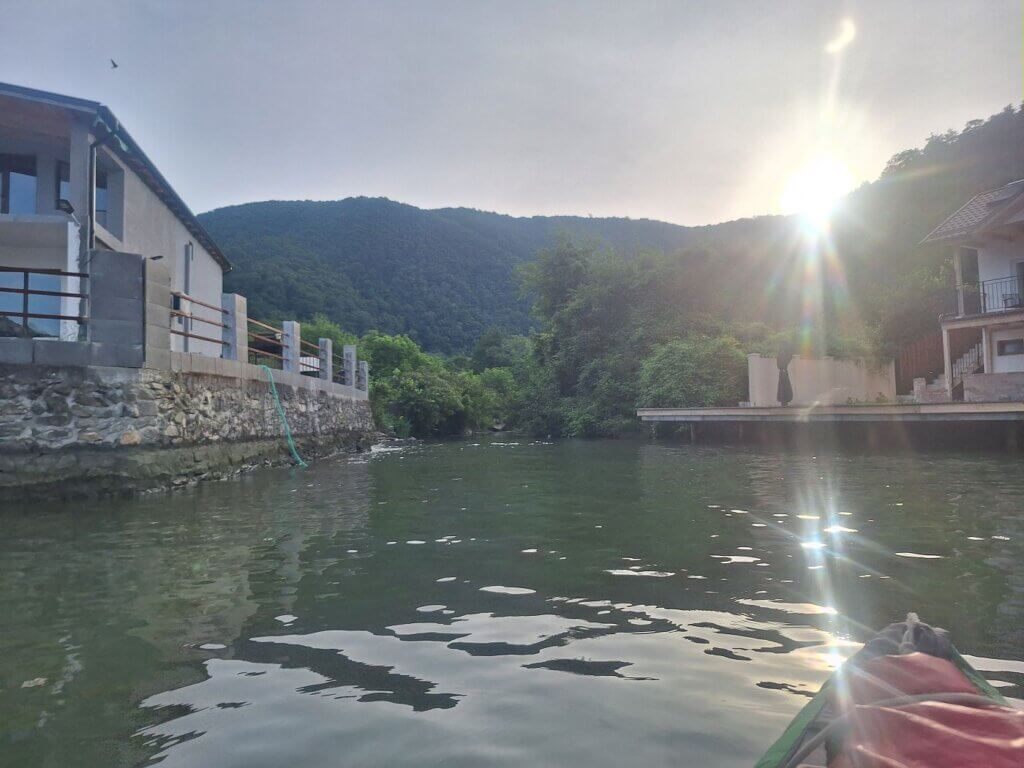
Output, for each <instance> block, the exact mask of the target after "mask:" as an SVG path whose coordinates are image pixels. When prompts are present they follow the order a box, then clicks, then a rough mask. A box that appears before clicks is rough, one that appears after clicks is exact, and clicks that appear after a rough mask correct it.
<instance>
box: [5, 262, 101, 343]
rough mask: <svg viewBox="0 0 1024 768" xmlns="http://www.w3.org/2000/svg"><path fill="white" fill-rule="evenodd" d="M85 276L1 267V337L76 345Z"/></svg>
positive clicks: (82, 317)
mask: <svg viewBox="0 0 1024 768" xmlns="http://www.w3.org/2000/svg"><path fill="white" fill-rule="evenodd" d="M88 277H89V276H88V275H87V274H85V273H84V272H63V271H61V270H59V269H21V268H18V267H0V336H23V337H54V338H60V339H63V340H65V341H75V340H78V339H79V338H81V337H83V336H84V327H85V322H86V313H85V300H86V298H87V297H88V294H87V293H85V292H84V291H83V290H82V281H83V280H87V279H88Z"/></svg>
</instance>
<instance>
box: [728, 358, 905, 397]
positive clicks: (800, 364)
mask: <svg viewBox="0 0 1024 768" xmlns="http://www.w3.org/2000/svg"><path fill="white" fill-rule="evenodd" d="M747 377H748V384H749V387H750V404H751V405H754V406H777V405H778V404H779V401H778V400H777V399H776V395H777V394H778V386H779V368H778V365H777V364H776V362H775V358H774V357H762V356H761V355H747ZM789 380H790V383H791V384H792V385H793V401H792V403H790V405H843V404H845V403H846V402H847V400H851V399H852V400H856V401H871V402H874V401H875V400H876V399H877V398H878V396H879V394H881V395H883V396H884V397H885V398H886V399H887V400H889V401H890V402H894V401H895V400H896V370H895V365H894V364H893V362H892V361H890V362H888V363H887V364H885V365H884V366H882V367H881V368H880V369H875V368H872V367H871V366H869V365H867V364H866V363H863V362H861V361H857V360H837V359H835V358H831V357H800V356H799V355H797V356H795V357H794V358H793V360H792V362H791V363H790V364H789Z"/></svg>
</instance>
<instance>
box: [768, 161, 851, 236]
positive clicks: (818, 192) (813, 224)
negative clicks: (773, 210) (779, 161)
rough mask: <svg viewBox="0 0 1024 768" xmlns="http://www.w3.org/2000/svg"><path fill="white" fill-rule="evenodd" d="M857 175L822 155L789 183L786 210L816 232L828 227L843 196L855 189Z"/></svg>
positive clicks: (785, 199) (809, 163) (785, 192)
mask: <svg viewBox="0 0 1024 768" xmlns="http://www.w3.org/2000/svg"><path fill="white" fill-rule="evenodd" d="M854 183H855V182H854V178H853V174H851V173H850V169H849V168H847V167H846V166H845V165H844V164H843V163H842V162H840V161H839V160H837V159H836V158H835V157H832V156H831V155H820V156H818V157H815V158H813V159H812V160H810V161H809V162H808V163H806V164H805V165H804V166H803V167H802V168H800V169H799V170H797V171H796V172H795V173H794V174H793V175H792V176H790V177H789V180H788V181H787V182H786V187H785V189H784V190H783V193H782V209H783V210H784V211H785V212H786V213H797V214H800V216H801V217H802V218H803V220H804V222H805V224H806V225H807V226H808V227H809V228H810V229H811V231H812V232H814V233H820V232H822V231H824V230H826V229H827V228H828V223H829V220H830V219H831V217H832V214H833V213H834V212H835V209H836V206H837V205H838V204H839V201H840V200H841V199H842V197H843V196H844V195H845V194H846V193H847V192H849V191H850V190H851V189H853V186H854Z"/></svg>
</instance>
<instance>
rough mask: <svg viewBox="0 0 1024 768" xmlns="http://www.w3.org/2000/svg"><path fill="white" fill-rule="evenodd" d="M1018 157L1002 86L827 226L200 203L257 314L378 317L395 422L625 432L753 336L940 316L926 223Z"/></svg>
mask: <svg viewBox="0 0 1024 768" xmlns="http://www.w3.org/2000/svg"><path fill="white" fill-rule="evenodd" d="M1019 178H1024V111H1021V110H1018V109H1014V108H1013V107H1007V108H1006V109H1005V110H1003V111H1002V112H1000V113H999V114H997V115H994V116H992V117H991V118H989V119H987V120H975V121H972V122H970V123H968V124H967V125H966V126H965V127H964V129H963V130H961V131H949V132H947V133H945V134H941V135H936V136H932V137H930V138H929V139H928V141H927V142H926V143H925V144H924V146H923V147H921V148H920V149H913V150H908V151H905V152H901V153H899V154H897V155H895V156H894V157H893V158H892V160H891V161H890V162H889V163H888V165H887V167H886V168H885V170H884V171H883V173H882V174H881V176H880V178H879V179H878V180H877V181H875V182H873V183H870V184H865V185H863V186H862V187H860V188H859V189H858V190H856V191H855V192H853V193H851V194H850V195H849V196H848V197H847V199H846V201H845V203H844V205H843V206H842V209H841V211H840V213H839V214H838V215H837V216H836V218H835V220H834V222H833V226H832V230H831V232H830V233H829V234H828V236H827V237H823V238H821V239H819V240H817V241H813V242H812V241H810V240H808V238H807V237H806V236H805V233H802V232H801V231H800V227H799V222H798V221H797V220H796V219H794V218H787V217H762V218H757V219H746V220H740V221H735V222H728V223H725V224H719V225H713V226H707V227H694V228H687V227H679V226H675V225H671V224H665V223H662V222H654V221H634V220H630V219H588V218H576V217H554V218H551V217H533V218H513V217H509V216H501V215H498V214H492V213H483V212H480V211H473V210H467V209H442V210H436V211H424V210H420V209H417V208H415V207H412V206H408V205H402V204H399V203H394V202H391V201H388V200H370V199H364V198H360V199H349V200H341V201H337V202H331V203H312V202H292V203H284V202H267V203H254V204H251V205H244V206H236V207H233V208H225V209H221V210H218V211H213V212H211V213H209V214H206V215H204V217H203V220H204V223H205V224H206V226H208V227H209V228H210V230H211V232H212V233H213V234H214V236H215V237H217V238H218V240H219V242H220V243H221V244H222V246H223V247H224V248H225V250H226V251H227V253H228V255H229V257H230V258H231V259H232V260H233V261H234V263H235V265H236V271H235V272H233V273H232V275H231V276H230V282H229V287H230V289H232V290H237V291H240V292H242V293H245V294H246V295H248V296H249V299H250V307H251V311H252V314H253V315H254V316H264V317H285V316H287V317H298V318H300V319H304V320H308V319H312V318H313V317H314V316H316V315H320V317H318V319H317V323H318V325H317V327H318V328H333V329H334V330H335V331H336V332H337V333H338V334H344V333H355V334H366V335H364V340H363V343H364V345H365V346H366V347H367V354H369V355H370V356H371V362H372V364H373V366H374V371H373V380H374V392H373V394H374V407H375V413H376V414H377V415H378V421H379V422H380V423H381V424H382V425H383V426H384V427H385V428H388V429H391V430H393V431H395V432H397V433H400V434H417V435H429V434H458V433H460V432H461V431H464V430H465V429H468V428H476V427H481V426H489V425H491V424H492V423H495V422H497V423H501V424H505V425H508V426H513V427H518V428H521V429H523V430H526V431H530V432H533V433H537V434H552V435H559V434H562V435H579V436H610V435H618V434H622V433H624V432H627V431H629V430H632V429H636V427H637V421H636V418H635V415H634V412H635V408H636V407H637V406H687V405H690V406H700V405H719V404H729V403H735V402H736V401H738V400H740V399H743V398H744V397H745V392H744V386H745V376H744V364H745V360H744V355H745V354H746V353H747V352H751V351H760V352H765V353H768V354H772V353H774V352H775V351H776V350H777V349H778V347H779V345H780V344H783V343H785V344H791V345H793V346H795V348H796V349H797V350H799V351H802V352H805V353H815V354H833V355H837V356H858V357H868V358H871V357H876V358H880V359H881V358H885V357H886V356H890V357H891V356H892V355H893V354H895V353H896V352H897V351H898V350H899V348H900V347H901V346H902V345H903V344H905V343H907V342H909V341H912V340H914V339H916V338H918V337H920V336H921V335H923V334H925V333H928V332H933V331H934V329H935V328H937V315H938V314H939V312H940V311H941V310H943V309H944V308H947V307H948V306H949V304H948V302H949V301H950V298H951V290H950V274H949V272H950V267H949V261H950V253H949V249H948V248H944V247H942V246H928V247H923V246H920V245H919V243H920V241H921V239H922V238H923V237H925V236H926V235H927V234H928V232H929V231H930V230H931V229H932V228H933V227H935V226H936V225H937V224H938V223H939V222H940V221H941V220H942V219H943V218H944V217H946V216H947V215H949V214H950V213H952V212H953V211H955V210H956V209H957V208H959V207H960V205H962V204H963V203H964V202H966V200H967V199H969V198H970V197H971V196H972V195H974V194H976V193H977V192H980V191H983V190H986V189H991V188H994V187H998V186H1001V185H1003V184H1006V183H1008V182H1010V181H1013V180H1016V179H1019ZM342 328H344V331H342V330H341V329H342ZM488 329H489V330H488ZM396 334H397V335H396ZM424 350H426V351H429V352H441V353H445V354H446V356H445V357H437V356H432V355H429V354H424ZM470 353H471V354H470Z"/></svg>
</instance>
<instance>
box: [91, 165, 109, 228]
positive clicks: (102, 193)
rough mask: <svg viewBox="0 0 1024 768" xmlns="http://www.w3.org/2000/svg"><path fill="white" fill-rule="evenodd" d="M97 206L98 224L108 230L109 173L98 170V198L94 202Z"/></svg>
mask: <svg viewBox="0 0 1024 768" xmlns="http://www.w3.org/2000/svg"><path fill="white" fill-rule="evenodd" d="M93 202H94V203H95V206H96V223H97V224H99V225H100V226H101V227H103V228H104V229H106V227H107V172H106V171H101V170H100V169H99V168H97V169H96V197H95V199H94V201H93Z"/></svg>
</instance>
